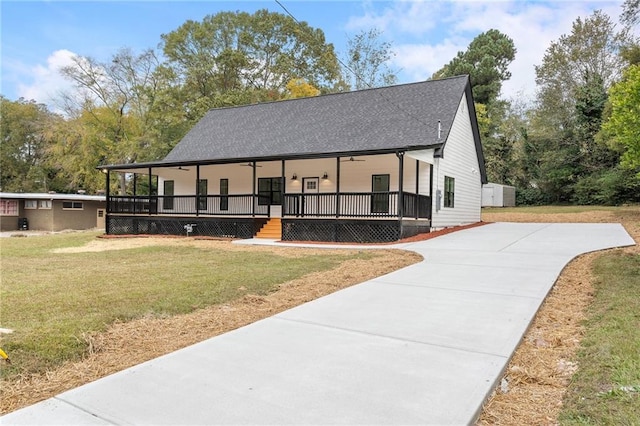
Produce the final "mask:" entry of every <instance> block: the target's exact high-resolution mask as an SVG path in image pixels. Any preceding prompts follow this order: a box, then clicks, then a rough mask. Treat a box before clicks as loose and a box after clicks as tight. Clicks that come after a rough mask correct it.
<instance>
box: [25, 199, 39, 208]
mask: <svg viewBox="0 0 640 426" xmlns="http://www.w3.org/2000/svg"><path fill="white" fill-rule="evenodd" d="M24 208H25V209H29V210H33V209H37V208H38V200H24Z"/></svg>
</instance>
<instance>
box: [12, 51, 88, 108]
mask: <svg viewBox="0 0 640 426" xmlns="http://www.w3.org/2000/svg"><path fill="white" fill-rule="evenodd" d="M75 56H76V54H75V53H73V52H71V51H69V50H66V49H62V50H56V51H55V52H53V53H52V54H51V55H49V57H48V58H47V61H46V64H44V65H42V64H38V65H36V66H34V67H32V68H29V69H27V70H26V75H25V76H24V77H26V79H28V80H29V81H28V82H24V81H21V82H19V83H18V85H17V94H18V96H19V97H22V98H25V99H27V100H32V99H33V100H35V101H37V102H40V103H44V104H46V105H48V106H49V107H50V108H51V109H55V102H56V99H57V97H58V95H59V94H60V93H61V92H65V91H68V90H69V89H71V88H72V83H71V82H69V81H68V80H66V79H65V78H64V77H63V76H62V74H61V73H60V69H61V68H63V67H65V66H68V65H73V58H74V57H75Z"/></svg>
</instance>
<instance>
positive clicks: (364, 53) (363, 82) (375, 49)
mask: <svg viewBox="0 0 640 426" xmlns="http://www.w3.org/2000/svg"><path fill="white" fill-rule="evenodd" d="M347 46H348V52H347V61H346V62H347V66H348V69H345V70H343V72H344V77H343V78H344V81H346V82H349V83H350V86H351V87H352V88H353V89H355V90H360V89H368V88H371V87H379V86H389V85H392V84H395V83H397V81H398V77H397V75H396V72H395V71H393V70H392V69H391V68H389V66H388V63H389V61H390V60H391V59H392V58H393V57H394V56H395V53H394V52H393V49H392V44H391V43H390V42H388V41H383V40H382V32H381V31H380V30H378V29H375V28H374V29H370V30H368V31H364V30H363V31H361V32H360V33H358V34H356V35H355V36H353V37H352V38H349V39H348V40H347Z"/></svg>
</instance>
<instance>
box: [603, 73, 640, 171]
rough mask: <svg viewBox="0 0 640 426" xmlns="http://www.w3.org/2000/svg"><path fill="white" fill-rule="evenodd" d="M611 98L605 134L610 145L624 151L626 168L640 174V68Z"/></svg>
mask: <svg viewBox="0 0 640 426" xmlns="http://www.w3.org/2000/svg"><path fill="white" fill-rule="evenodd" d="M609 95H610V101H611V116H610V117H609V119H608V120H607V121H606V122H605V123H604V124H603V126H602V130H603V132H605V134H606V135H608V136H610V138H611V139H610V141H609V143H610V144H614V145H619V146H622V147H623V149H624V152H623V154H622V165H623V166H624V167H627V168H629V169H631V170H636V171H638V172H639V173H640V65H632V66H630V67H629V68H628V69H627V70H626V71H625V73H624V77H623V79H622V80H621V81H620V82H619V83H617V84H615V85H614V86H613V87H612V88H611V90H610V92H609ZM605 137H606V136H605Z"/></svg>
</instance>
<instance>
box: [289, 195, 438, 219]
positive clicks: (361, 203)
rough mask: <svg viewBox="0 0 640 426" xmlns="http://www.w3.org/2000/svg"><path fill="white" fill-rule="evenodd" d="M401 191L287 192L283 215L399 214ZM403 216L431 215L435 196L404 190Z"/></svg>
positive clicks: (347, 216)
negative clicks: (405, 191)
mask: <svg viewBox="0 0 640 426" xmlns="http://www.w3.org/2000/svg"><path fill="white" fill-rule="evenodd" d="M398 197H399V193H398V192H397V191H390V192H343V193H340V194H336V193H320V194H285V197H284V205H283V208H282V216H283V217H341V218H350V217H351V218H383V217H384V218H388V217H398V216H399V212H398ZM402 198H403V211H402V216H403V217H414V218H430V217H431V197H429V196H426V195H416V194H410V193H403V197H402Z"/></svg>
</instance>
